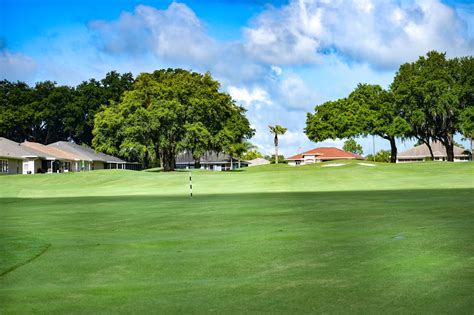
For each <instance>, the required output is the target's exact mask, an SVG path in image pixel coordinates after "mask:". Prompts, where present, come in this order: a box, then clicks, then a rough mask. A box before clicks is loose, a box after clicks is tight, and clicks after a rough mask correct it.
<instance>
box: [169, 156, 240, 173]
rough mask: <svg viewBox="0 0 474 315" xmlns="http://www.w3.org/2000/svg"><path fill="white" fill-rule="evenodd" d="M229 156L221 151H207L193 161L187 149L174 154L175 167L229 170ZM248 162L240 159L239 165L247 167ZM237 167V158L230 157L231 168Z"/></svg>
mask: <svg viewBox="0 0 474 315" xmlns="http://www.w3.org/2000/svg"><path fill="white" fill-rule="evenodd" d="M230 161H231V157H230V155H228V154H225V153H222V152H213V151H208V152H206V153H204V154H203V155H202V156H201V157H200V158H199V161H195V160H194V158H193V155H192V153H191V152H189V151H185V152H182V153H180V154H178V155H177V156H176V168H177V169H192V168H196V167H197V168H200V169H202V170H212V171H229V170H231V162H230ZM247 166H249V163H248V162H247V161H243V160H241V161H240V167H247ZM238 168H239V160H238V159H236V158H232V169H238Z"/></svg>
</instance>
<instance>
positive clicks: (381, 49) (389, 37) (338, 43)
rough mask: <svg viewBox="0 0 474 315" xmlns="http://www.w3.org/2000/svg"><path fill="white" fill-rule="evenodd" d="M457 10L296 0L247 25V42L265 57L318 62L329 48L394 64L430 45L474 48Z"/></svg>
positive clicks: (435, 4)
mask: <svg viewBox="0 0 474 315" xmlns="http://www.w3.org/2000/svg"><path fill="white" fill-rule="evenodd" d="M465 29H466V24H465V22H464V21H463V20H462V19H461V18H460V16H459V15H458V14H457V13H456V11H455V10H454V9H453V8H451V7H449V6H447V5H445V4H443V3H441V2H440V1H438V0H416V1H414V2H413V3H411V4H409V5H404V2H399V1H395V0H393V1H370V0H364V1H360V0H353V1H342V0H339V1H337V0H336V1H332V2H328V1H321V0H299V1H296V0H292V1H291V2H290V3H289V4H288V5H287V6H284V7H283V8H281V9H275V8H271V9H269V10H267V11H266V12H264V13H262V14H261V15H260V16H258V17H257V18H256V19H255V21H254V25H253V26H252V27H250V28H246V29H244V35H245V40H246V42H245V47H246V49H247V50H248V52H249V54H252V55H253V56H254V57H255V58H258V59H259V60H261V61H262V62H267V63H271V64H276V65H289V64H307V63H315V62H318V61H320V60H321V59H322V58H324V56H325V54H326V53H327V52H330V53H333V52H337V53H339V54H342V55H343V56H346V57H349V58H350V59H352V60H357V61H365V62H368V63H370V64H372V65H375V66H377V67H389V68H393V67H396V66H398V65H399V64H401V63H403V62H407V61H410V60H413V59H416V58H417V57H418V56H420V55H423V54H425V53H426V52H427V51H429V50H433V49H435V50H440V51H447V52H448V54H449V55H450V56H458V55H466V54H472V51H473V48H474V44H473V38H472V37H470V38H466V36H465V35H466V32H465Z"/></svg>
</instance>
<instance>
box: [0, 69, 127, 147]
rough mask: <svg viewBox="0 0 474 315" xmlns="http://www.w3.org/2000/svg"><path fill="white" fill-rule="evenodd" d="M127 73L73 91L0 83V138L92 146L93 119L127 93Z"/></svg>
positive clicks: (45, 85)
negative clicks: (70, 142) (66, 142)
mask: <svg viewBox="0 0 474 315" xmlns="http://www.w3.org/2000/svg"><path fill="white" fill-rule="evenodd" d="M132 83H133V76H132V75H131V74H130V73H126V74H122V75H121V74H119V73H117V72H115V71H112V72H109V73H107V75H106V76H105V78H104V79H102V80H100V81H97V80H95V79H91V80H89V81H84V82H82V83H81V84H79V85H78V86H77V87H69V86H61V85H57V84H56V83H55V82H51V81H44V82H38V83H36V84H35V86H33V87H30V86H28V85H27V84H25V83H23V82H9V81H7V80H3V81H0V112H1V115H0V136H3V137H6V138H9V139H11V140H14V141H18V142H22V141H24V140H31V141H36V142H40V143H43V144H48V143H51V142H55V141H58V140H70V141H74V142H76V143H79V144H87V145H91V144H92V129H93V126H94V116H95V114H96V113H97V111H98V110H99V109H100V108H101V107H102V106H108V105H109V104H110V103H111V102H118V101H119V100H120V97H121V96H122V94H123V92H124V91H126V90H128V89H130V87H131V85H132Z"/></svg>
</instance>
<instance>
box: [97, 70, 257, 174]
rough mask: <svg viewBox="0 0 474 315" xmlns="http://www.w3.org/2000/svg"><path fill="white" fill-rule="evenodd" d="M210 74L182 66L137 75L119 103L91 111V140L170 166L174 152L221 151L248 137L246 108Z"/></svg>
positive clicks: (104, 147)
mask: <svg viewBox="0 0 474 315" xmlns="http://www.w3.org/2000/svg"><path fill="white" fill-rule="evenodd" d="M219 88H220V85H219V82H217V81H215V80H214V79H213V78H212V77H211V75H210V74H209V73H206V74H200V73H196V72H189V71H186V70H182V69H167V70H157V71H155V72H153V73H142V74H140V75H139V76H138V77H137V79H136V81H135V83H134V85H133V88H132V89H131V90H130V91H127V92H125V93H124V95H123V98H122V100H121V101H120V102H118V103H113V104H112V105H111V106H109V107H106V108H104V109H103V110H102V111H101V112H99V113H98V114H97V115H96V118H95V127H94V131H93V134H94V139H93V145H94V147H96V148H97V149H99V150H100V151H103V152H108V153H111V154H118V155H121V156H128V157H130V158H131V157H133V158H137V159H139V160H140V161H143V162H144V163H145V167H146V165H147V163H148V162H152V163H155V164H156V163H157V162H158V161H159V162H160V165H162V166H163V168H164V170H166V171H170V170H173V169H174V168H175V157H176V154H177V153H179V152H181V151H185V150H187V151H190V152H192V154H193V156H194V157H195V158H198V157H199V156H201V155H202V154H203V153H204V152H205V151H207V150H215V151H223V150H224V148H227V147H229V146H230V145H232V144H235V143H240V142H243V141H244V140H245V139H248V138H250V137H252V136H253V134H254V130H253V129H252V128H250V123H249V121H248V120H247V118H246V117H245V109H244V108H243V107H241V106H238V105H237V104H236V103H235V102H234V101H233V100H232V98H231V97H230V96H229V95H228V94H226V93H222V92H220V91H219Z"/></svg>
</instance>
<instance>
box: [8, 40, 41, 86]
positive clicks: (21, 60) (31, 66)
mask: <svg viewBox="0 0 474 315" xmlns="http://www.w3.org/2000/svg"><path fill="white" fill-rule="evenodd" d="M36 69H37V64H36V62H35V61H34V60H33V58H31V57H29V56H27V55H25V54H22V53H14V52H10V51H9V50H7V49H6V48H3V49H1V50H0V79H6V80H10V81H25V82H29V81H31V80H32V78H33V77H34V75H35V72H36Z"/></svg>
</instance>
